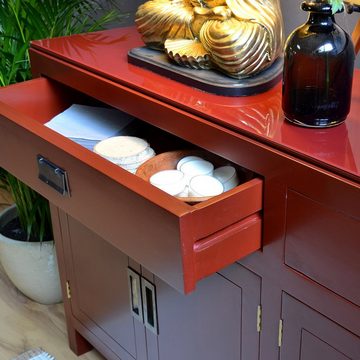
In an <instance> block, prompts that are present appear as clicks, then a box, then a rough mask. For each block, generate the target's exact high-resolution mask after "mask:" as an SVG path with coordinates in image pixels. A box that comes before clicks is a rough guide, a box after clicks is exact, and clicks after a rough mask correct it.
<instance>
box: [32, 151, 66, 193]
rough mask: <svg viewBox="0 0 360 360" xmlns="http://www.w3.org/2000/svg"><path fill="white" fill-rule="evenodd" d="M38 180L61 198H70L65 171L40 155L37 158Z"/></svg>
mask: <svg viewBox="0 0 360 360" xmlns="http://www.w3.org/2000/svg"><path fill="white" fill-rule="evenodd" d="M37 163H38V168H39V179H40V180H41V181H43V182H44V183H45V184H48V185H49V186H50V187H52V188H53V189H55V190H56V191H57V192H59V193H60V194H61V195H63V196H69V197H70V188H69V180H68V176H67V173H66V171H65V170H63V169H62V168H60V167H59V166H57V165H55V164H54V163H52V162H51V161H49V160H48V159H46V158H44V157H43V156H42V155H38V156H37Z"/></svg>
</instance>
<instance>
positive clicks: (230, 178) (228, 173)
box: [213, 165, 239, 191]
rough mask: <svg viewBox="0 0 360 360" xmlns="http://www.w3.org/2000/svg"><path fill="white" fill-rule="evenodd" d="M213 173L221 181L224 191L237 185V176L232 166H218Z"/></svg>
mask: <svg viewBox="0 0 360 360" xmlns="http://www.w3.org/2000/svg"><path fill="white" fill-rule="evenodd" d="M213 175H214V177H215V178H216V179H218V180H219V181H220V182H221V183H222V185H223V187H224V191H228V190H230V189H232V188H234V187H236V186H238V185H239V178H238V175H237V172H236V169H235V168H234V167H233V166H230V165H226V166H221V167H218V168H216V169H215V170H214V174H213Z"/></svg>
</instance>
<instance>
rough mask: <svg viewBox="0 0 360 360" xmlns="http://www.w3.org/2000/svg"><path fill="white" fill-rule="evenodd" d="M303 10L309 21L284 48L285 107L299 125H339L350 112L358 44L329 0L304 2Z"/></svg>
mask: <svg viewBox="0 0 360 360" xmlns="http://www.w3.org/2000/svg"><path fill="white" fill-rule="evenodd" d="M302 9H303V10H305V11H309V18H308V21H307V22H306V23H305V24H304V25H303V26H301V27H299V28H298V29H296V30H295V31H293V33H292V34H291V35H290V36H289V38H288V40H287V42H286V45H285V58H284V74H283V91H282V95H283V98H282V107H283V110H284V114H285V117H286V119H288V120H289V121H291V122H293V123H295V124H298V125H301V126H307V127H329V126H334V125H337V124H340V123H342V122H343V121H344V120H345V119H346V116H347V115H348V113H349V110H350V102H351V87H352V78H353V71H354V60H355V52H354V46H353V44H352V41H351V38H350V36H349V35H348V34H347V33H346V32H345V31H344V30H343V29H341V28H340V27H339V26H338V25H337V24H336V23H335V19H334V16H333V15H332V9H331V5H329V4H327V2H326V1H318V2H303V3H302Z"/></svg>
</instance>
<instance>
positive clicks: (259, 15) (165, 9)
mask: <svg viewBox="0 0 360 360" xmlns="http://www.w3.org/2000/svg"><path fill="white" fill-rule="evenodd" d="M135 22H136V25H137V29H138V31H139V32H140V34H141V35H142V39H143V41H144V42H145V44H146V45H147V46H149V47H152V48H155V49H158V50H163V49H164V50H165V52H166V53H167V55H168V56H169V58H170V59H171V60H172V61H174V62H176V63H177V64H179V65H181V66H186V67H189V68H193V69H209V68H216V69H218V70H220V71H222V72H223V73H225V74H227V75H228V76H231V77H234V78H238V79H241V78H245V77H250V76H253V75H255V74H257V73H259V72H261V71H262V70H264V69H266V68H267V67H269V66H270V65H271V64H273V63H274V61H275V60H276V59H277V58H278V57H279V56H280V54H281V51H282V45H283V39H284V35H283V22H282V16H281V10H280V4H279V0H150V1H147V2H145V3H144V4H142V5H140V7H139V8H138V11H137V12H136V16H135Z"/></svg>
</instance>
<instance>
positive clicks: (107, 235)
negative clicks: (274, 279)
mask: <svg viewBox="0 0 360 360" xmlns="http://www.w3.org/2000/svg"><path fill="white" fill-rule="evenodd" d="M72 104H84V105H94V106H107V105H106V104H104V103H101V102H99V101H97V100H96V99H94V98H91V97H89V96H86V95H84V94H82V93H78V92H77V91H74V90H72V89H71V88H68V87H66V86H64V85H62V84H60V83H57V82H55V81H52V80H48V79H46V78H39V79H35V80H31V81H29V82H26V83H19V84H16V85H14V86H10V87H7V88H3V89H0V114H1V115H2V117H3V119H4V121H2V122H1V123H0V134H6V136H4V135H3V136H1V135H0V138H1V139H0V140H1V142H0V153H3V154H6V153H7V152H8V153H9V152H10V153H12V157H9V156H0V166H2V167H4V168H5V169H7V170H8V171H10V172H12V173H13V174H14V175H15V176H17V177H18V178H20V179H21V180H22V181H24V182H25V183H27V184H28V185H29V186H31V187H33V188H34V189H35V190H37V191H38V192H40V193H41V194H42V195H44V196H45V197H47V198H48V199H49V200H50V201H51V202H52V203H53V204H54V205H55V206H58V207H59V208H60V209H62V210H63V211H65V212H66V213H67V214H69V215H70V216H72V217H74V218H75V219H77V220H78V221H80V222H81V223H83V224H84V225H85V226H87V227H89V229H90V230H92V231H94V232H95V233H97V234H98V235H100V236H101V237H102V238H104V239H106V241H108V242H110V243H111V244H112V245H114V246H115V247H117V248H118V249H119V250H120V251H122V252H124V253H125V254H127V255H128V256H130V257H131V258H133V259H134V260H135V261H137V262H138V263H141V264H143V265H144V266H145V267H146V268H147V269H149V270H150V271H152V272H153V273H154V274H156V275H157V276H159V277H160V278H162V279H163V280H164V281H166V282H167V283H168V284H170V285H172V286H173V287H175V288H176V289H178V290H179V291H181V292H185V293H186V292H189V291H191V290H193V289H194V288H195V285H196V282H197V281H199V280H200V279H201V278H203V277H205V276H208V275H210V274H212V273H214V272H216V271H218V270H220V269H221V268H223V267H224V266H227V265H229V264H231V263H232V262H234V261H236V260H239V259H240V258H241V257H244V256H246V255H248V254H251V253H252V252H254V251H256V250H258V249H260V248H261V227H262V225H261V223H262V214H261V211H262V179H261V178H260V177H259V176H257V175H256V174H254V173H253V172H252V171H250V170H247V169H244V168H243V167H241V166H240V165H237V164H232V165H233V166H235V167H236V168H237V170H238V172H239V173H240V174H241V181H240V184H239V185H238V186H237V187H235V188H233V189H231V190H229V191H227V192H224V193H222V194H220V195H218V196H214V197H212V198H210V199H209V200H206V201H203V202H200V203H196V204H189V203H186V202H184V201H181V200H179V199H178V198H176V197H173V196H171V195H168V194H167V193H165V192H163V191H161V190H160V189H158V188H156V187H154V186H152V185H151V184H150V183H149V182H147V181H145V180H143V179H141V178H140V177H138V176H135V175H133V174H131V173H129V172H127V171H126V170H124V169H122V168H120V167H119V166H117V165H115V164H113V163H111V162H110V161H107V160H106V159H104V158H102V157H100V156H99V155H97V154H95V153H93V152H91V151H89V150H87V149H86V148H84V147H82V146H80V145H78V144H76V143H75V142H73V141H71V140H70V139H67V138H65V137H64V136H62V135H60V134H58V133H56V132H54V131H53V130H51V129H49V128H47V127H46V126H44V123H46V122H47V121H49V120H50V119H51V118H53V117H54V116H55V115H57V114H59V113H60V112H62V111H64V110H65V109H67V108H68V107H69V106H70V105H72ZM159 106H161V104H160V105H159ZM144 112H146V109H144ZM124 116H128V115H126V114H124ZM5 120H7V121H5ZM169 122H171V118H169ZM131 131H133V132H132V133H129V134H127V135H133V136H138V137H142V138H144V139H146V140H147V141H148V142H149V143H150V145H151V146H152V147H153V148H154V150H155V151H156V153H162V152H165V151H171V150H180V149H198V147H197V146H196V144H193V143H189V142H186V141H184V140H183V139H181V138H179V137H177V136H175V134H171V133H170V132H167V131H165V130H161V129H159V128H157V127H155V126H153V125H151V124H150V123H147V122H144V121H141V120H138V119H135V120H134V122H133V123H131ZM199 136H200V137H201V134H199ZM209 140H210V142H214V143H216V141H217V137H216V136H214V137H213V138H211V139H209ZM5 150H6V151H5ZM208 150H209V149H208ZM210 150H211V149H210ZM39 154H41V155H43V156H44V157H45V158H48V159H49V160H50V161H52V162H53V163H55V164H57V165H58V166H59V167H61V168H62V169H65V170H66V171H67V173H68V177H69V183H70V190H71V191H70V193H71V196H70V197H64V196H61V195H59V194H56V193H55V191H54V190H53V189H51V188H49V186H48V185H47V184H45V183H44V182H41V181H40V180H39V178H38V169H37V167H36V162H35V159H36V157H37V156H38V155H39ZM212 155H213V156H216V157H217V158H219V159H220V161H224V164H225V163H230V162H229V161H227V160H226V159H224V158H222V157H221V154H212ZM84 179H86V181H85V180H84ZM99 214H106V217H104V216H99ZM119 219H122V220H121V231H120V234H121V236H119V221H120V220H119ZM139 223H141V225H142V226H141V227H139V226H138V224H139Z"/></svg>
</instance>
